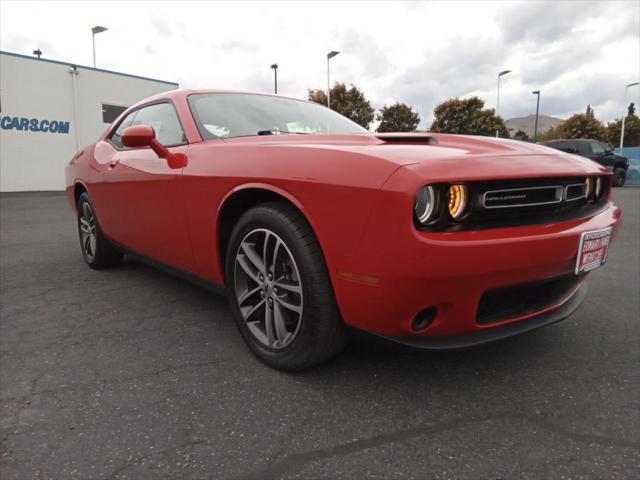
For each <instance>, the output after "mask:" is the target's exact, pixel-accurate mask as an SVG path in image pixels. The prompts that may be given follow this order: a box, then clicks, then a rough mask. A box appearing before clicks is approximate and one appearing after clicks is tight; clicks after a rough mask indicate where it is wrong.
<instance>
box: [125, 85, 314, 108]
mask: <svg viewBox="0 0 640 480" xmlns="http://www.w3.org/2000/svg"><path fill="white" fill-rule="evenodd" d="M212 93H227V94H244V95H261V96H265V97H278V98H288V99H290V100H298V101H300V102H308V100H306V99H303V98H295V97H288V96H286V95H276V94H273V93H266V92H250V91H246V90H230V89H229V90H225V89H207V88H181V89H176V90H168V91H166V92H162V93H158V94H156V95H153V96H151V97H147V98H145V99H144V100H141V101H140V102H138V103H136V104H135V105H132V107H133V108H135V107H138V106H140V105H144V104H147V103H151V102H155V101H158V100H165V99H169V100H183V99H186V97H188V96H189V95H195V94H212Z"/></svg>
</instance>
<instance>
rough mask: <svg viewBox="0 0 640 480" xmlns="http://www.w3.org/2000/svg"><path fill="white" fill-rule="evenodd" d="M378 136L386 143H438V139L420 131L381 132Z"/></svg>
mask: <svg viewBox="0 0 640 480" xmlns="http://www.w3.org/2000/svg"><path fill="white" fill-rule="evenodd" d="M376 138H378V139H380V140H382V141H383V142H386V143H400V144H405V145H437V144H438V140H436V139H435V137H432V136H430V135H425V134H420V133H381V134H378V135H376Z"/></svg>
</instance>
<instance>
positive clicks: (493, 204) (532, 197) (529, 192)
mask: <svg viewBox="0 0 640 480" xmlns="http://www.w3.org/2000/svg"><path fill="white" fill-rule="evenodd" d="M563 191H564V188H563V187H562V185H549V186H543V187H525V188H507V189H504V190H489V191H486V192H484V194H483V195H482V206H483V207H484V208H517V207H533V206H536V205H549V204H552V203H560V202H561V201H562V193H563Z"/></svg>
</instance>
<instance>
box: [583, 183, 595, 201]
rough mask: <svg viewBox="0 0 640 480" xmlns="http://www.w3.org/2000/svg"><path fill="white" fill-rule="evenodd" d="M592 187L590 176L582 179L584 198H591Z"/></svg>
mask: <svg viewBox="0 0 640 480" xmlns="http://www.w3.org/2000/svg"><path fill="white" fill-rule="evenodd" d="M592 189H593V181H592V180H591V177H587V179H586V180H585V181H584V198H586V199H587V200H588V199H590V198H591V191H592Z"/></svg>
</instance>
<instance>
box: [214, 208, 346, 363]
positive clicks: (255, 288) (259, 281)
mask: <svg viewBox="0 0 640 480" xmlns="http://www.w3.org/2000/svg"><path fill="white" fill-rule="evenodd" d="M225 272H226V284H227V289H228V291H229V300H230V303H231V309H232V311H233V314H234V318H235V320H236V323H237V325H238V328H239V329H240V333H241V334H242V336H243V338H244V340H245V341H246V343H247V345H248V346H249V347H250V348H251V350H252V351H253V352H254V353H255V354H256V355H257V356H258V357H259V358H260V359H261V360H262V361H264V362H265V363H267V364H268V365H270V366H272V367H274V368H278V369H282V370H300V369H303V368H308V367H311V366H313V365H317V364H319V363H321V362H323V361H325V360H327V359H329V358H330V357H332V356H334V355H336V354H337V353H338V352H340V351H341V350H342V348H343V347H344V346H345V344H346V341H347V333H346V328H345V326H344V324H343V322H342V319H341V318H340V314H339V312H338V307H337V305H336V301H335V298H334V295H333V290H332V288H331V282H330V280H329V274H328V272H327V268H326V265H325V262H324V257H323V255H322V252H321V250H320V246H319V244H318V241H317V239H316V237H315V235H314V233H313V231H312V229H311V227H310V226H309V224H308V223H307V222H306V220H305V219H304V217H302V215H300V213H299V212H298V211H296V210H295V209H294V208H292V207H291V206H289V205H288V204H286V203H268V204H264V205H261V206H258V207H255V208H253V209H251V210H249V211H248V212H246V213H245V214H244V215H243V216H242V217H241V218H240V220H239V221H238V223H237V224H236V225H235V227H234V229H233V232H232V234H231V238H230V241H229V247H228V249H227V258H226V268H225Z"/></svg>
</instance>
